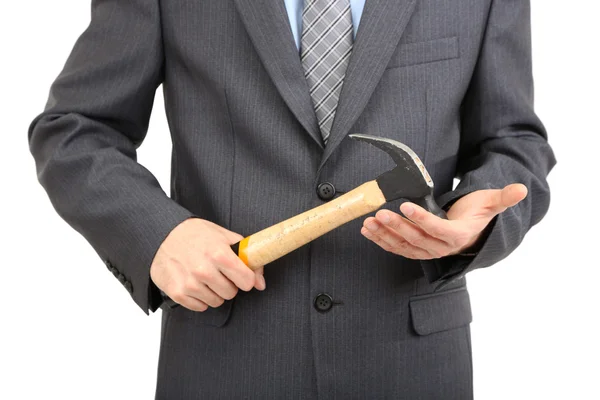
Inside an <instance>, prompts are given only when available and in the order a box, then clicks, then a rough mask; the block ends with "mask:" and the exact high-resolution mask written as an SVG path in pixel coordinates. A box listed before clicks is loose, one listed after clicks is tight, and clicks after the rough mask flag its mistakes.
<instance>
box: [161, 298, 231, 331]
mask: <svg viewBox="0 0 600 400" xmlns="http://www.w3.org/2000/svg"><path fill="white" fill-rule="evenodd" d="M234 300H235V299H233V300H226V301H225V302H224V303H223V304H222V305H221V306H219V307H217V308H212V307H209V308H208V309H207V310H206V311H203V312H195V311H190V310H188V309H186V308H185V307H182V306H179V307H177V308H174V309H169V308H166V307H165V306H161V308H162V309H163V312H168V313H170V314H171V317H172V318H174V319H176V320H177V321H178V323H182V322H184V321H185V323H186V324H194V323H195V324H202V325H212V326H215V327H222V326H223V325H225V323H226V322H227V321H228V320H229V316H230V315H231V307H232V306H233V302H234Z"/></svg>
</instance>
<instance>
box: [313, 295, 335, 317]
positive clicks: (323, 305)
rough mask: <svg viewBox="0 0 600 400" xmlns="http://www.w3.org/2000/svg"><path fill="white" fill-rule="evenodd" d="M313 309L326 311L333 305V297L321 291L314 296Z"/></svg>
mask: <svg viewBox="0 0 600 400" xmlns="http://www.w3.org/2000/svg"><path fill="white" fill-rule="evenodd" d="M314 306H315V309H316V310H317V311H319V312H327V311H329V310H331V307H333V299H332V298H331V296H330V295H328V294H326V293H321V294H320V295H318V296H317V297H315V303H314Z"/></svg>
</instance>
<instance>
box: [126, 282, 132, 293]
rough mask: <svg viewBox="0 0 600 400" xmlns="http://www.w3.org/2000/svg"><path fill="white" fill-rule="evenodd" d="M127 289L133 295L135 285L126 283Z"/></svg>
mask: <svg viewBox="0 0 600 400" xmlns="http://www.w3.org/2000/svg"><path fill="white" fill-rule="evenodd" d="M125 289H127V291H128V292H129V293H133V285H132V284H131V282H129V281H127V282H125Z"/></svg>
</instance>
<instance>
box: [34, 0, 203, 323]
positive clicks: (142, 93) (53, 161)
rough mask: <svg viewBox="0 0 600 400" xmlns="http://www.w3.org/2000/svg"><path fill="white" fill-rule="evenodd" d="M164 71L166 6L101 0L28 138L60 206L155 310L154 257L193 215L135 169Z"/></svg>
mask: <svg viewBox="0 0 600 400" xmlns="http://www.w3.org/2000/svg"><path fill="white" fill-rule="evenodd" d="M162 66H163V50H162V38H161V27H160V14H159V5H158V1H156V0H127V1H121V0H94V1H93V2H92V17H91V22H90V25H89V27H88V28H87V29H86V30H85V32H84V33H83V34H82V35H81V37H80V38H79V39H78V41H77V42H76V44H75V46H74V48H73V50H72V52H71V54H70V56H69V58H68V60H67V62H66V65H65V66H64V69H63V70H62V72H61V73H60V75H59V76H58V78H57V79H56V81H55V82H54V83H53V85H52V87H51V90H50V95H49V100H48V103H47V105H46V109H45V111H44V112H43V113H42V114H41V115H39V116H38V117H37V118H35V120H34V121H33V122H32V124H31V126H30V128H29V136H28V138H29V145H30V150H31V153H32V155H33V157H34V159H35V162H36V167H37V174H38V179H39V181H40V183H41V184H42V186H43V187H44V188H45V190H46V191H47V193H48V196H49V197H50V200H51V202H52V204H53V206H54V208H55V209H56V211H57V212H58V214H60V216H61V217H62V218H63V219H64V220H66V221H67V222H68V223H69V224H70V225H71V226H72V227H73V228H74V229H76V230H77V231H78V232H79V233H81V234H82V235H83V236H84V237H85V238H86V239H87V241H88V242H89V243H90V244H91V245H92V246H93V247H94V249H95V250H96V252H97V253H98V255H99V256H100V257H101V258H102V259H103V260H104V262H105V263H106V265H107V267H108V269H109V270H110V271H111V272H112V273H113V274H114V275H115V277H116V278H117V279H118V280H119V281H120V282H121V283H122V284H123V286H124V287H125V288H126V289H127V290H128V291H129V292H130V293H131V295H132V297H133V299H134V301H135V302H136V303H137V304H138V305H139V307H141V308H142V310H143V311H144V312H146V313H148V310H152V311H154V310H155V309H156V308H157V307H158V304H159V301H160V296H159V295H158V293H157V289H156V287H155V286H153V285H152V284H151V282H150V275H149V269H150V265H151V263H152V260H153V258H154V255H155V253H156V251H157V250H158V247H159V246H160V244H161V243H162V241H163V240H164V239H165V237H166V236H167V235H168V233H169V232H170V231H171V230H172V229H173V228H174V227H176V226H177V225H178V224H179V223H180V222H182V221H183V220H185V219H187V218H190V217H191V216H192V214H191V213H190V212H189V211H188V210H186V209H184V208H183V207H181V206H180V205H178V204H177V203H176V202H175V201H173V200H171V199H170V198H169V197H168V196H167V195H166V194H165V193H164V192H163V190H162V189H161V188H160V186H159V183H158V182H157V180H156V179H155V177H154V176H153V175H152V174H151V173H150V172H149V171H148V170H146V169H145V168H144V167H143V166H142V165H140V164H138V163H137V162H136V149H137V147H138V146H139V145H140V144H141V143H142V140H143V139H144V137H145V135H146V132H147V129H148V123H149V118H150V113H151V109H152V104H153V101H154V94H155V91H156V88H157V87H158V85H160V83H161V82H162Z"/></svg>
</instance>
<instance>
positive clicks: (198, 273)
mask: <svg viewBox="0 0 600 400" xmlns="http://www.w3.org/2000/svg"><path fill="white" fill-rule="evenodd" d="M194 275H195V277H196V278H197V279H198V280H200V281H202V282H206V281H208V280H209V279H210V273H209V271H208V268H205V267H201V268H196V269H195V270H194Z"/></svg>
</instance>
